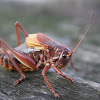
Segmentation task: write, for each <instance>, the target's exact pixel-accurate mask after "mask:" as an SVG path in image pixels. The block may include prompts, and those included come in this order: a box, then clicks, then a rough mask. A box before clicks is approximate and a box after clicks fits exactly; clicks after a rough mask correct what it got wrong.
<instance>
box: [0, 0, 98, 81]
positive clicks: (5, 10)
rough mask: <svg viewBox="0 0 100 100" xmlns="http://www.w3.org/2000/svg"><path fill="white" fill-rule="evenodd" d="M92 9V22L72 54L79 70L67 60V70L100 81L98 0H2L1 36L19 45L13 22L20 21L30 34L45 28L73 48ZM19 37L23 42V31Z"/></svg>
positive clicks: (45, 31) (88, 20) (0, 4)
mask: <svg viewBox="0 0 100 100" xmlns="http://www.w3.org/2000/svg"><path fill="white" fill-rule="evenodd" d="M93 13H94V15H95V17H94V20H93V24H92V26H91V28H90V30H89V31H88V33H87V35H86V36H85V38H84V40H83V42H82V43H81V45H80V46H79V48H78V49H77V50H76V51H75V53H74V54H73V61H74V65H75V66H76V67H77V68H79V70H80V71H79V72H76V71H75V70H74V69H72V68H71V65H70V64H68V66H67V67H66V71H65V72H67V73H70V74H72V75H76V76H78V77H82V78H84V79H87V80H92V81H95V82H99V83H100V1H99V0H0V38H2V39H3V40H4V41H5V42H7V43H8V44H9V45H10V46H12V47H16V46H17V40H16V34H15V26H14V24H15V22H16V21H19V22H20V23H21V24H22V25H23V27H24V28H25V29H26V30H27V32H28V33H29V34H30V33H38V32H42V33H44V34H46V35H47V36H49V37H51V38H52V39H54V40H55V41H57V42H60V43H62V44H64V45H66V46H67V47H69V48H70V49H72V47H73V44H74V42H75V40H76V38H77V36H78V34H79V33H80V32H81V36H80V37H79V39H81V37H82V35H83V34H84V33H85V31H86V29H87V27H88V25H89V23H90V20H91V18H92V15H93ZM19 31H20V30H19ZM20 38H21V43H23V42H24V41H25V37H24V35H23V34H22V32H21V31H20ZM51 71H52V69H51Z"/></svg>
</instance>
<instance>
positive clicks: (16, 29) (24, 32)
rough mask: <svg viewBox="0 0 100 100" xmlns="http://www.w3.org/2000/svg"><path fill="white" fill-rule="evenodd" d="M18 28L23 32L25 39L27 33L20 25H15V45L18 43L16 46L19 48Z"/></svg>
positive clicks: (18, 23)
mask: <svg viewBox="0 0 100 100" xmlns="http://www.w3.org/2000/svg"><path fill="white" fill-rule="evenodd" d="M18 27H19V28H20V29H21V31H22V32H23V34H24V35H25V37H27V36H28V33H27V32H26V30H25V29H24V28H23V27H22V25H21V24H20V22H16V23H15V31H16V36H17V43H18V46H19V45H20V37H19V32H18Z"/></svg>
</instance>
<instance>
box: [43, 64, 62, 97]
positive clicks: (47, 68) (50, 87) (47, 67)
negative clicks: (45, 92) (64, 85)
mask: <svg viewBox="0 0 100 100" xmlns="http://www.w3.org/2000/svg"><path fill="white" fill-rule="evenodd" d="M50 66H51V65H50V63H47V64H46V66H45V67H44V69H43V71H42V75H43V78H44V80H45V82H46V84H47V85H48V87H49V89H50V91H51V92H52V93H53V94H54V96H55V97H58V98H59V97H60V96H59V95H58V94H57V93H55V91H54V89H53V87H52V86H51V84H50V83H49V81H48V80H47V78H46V76H45V74H46V72H47V71H48V70H49V69H50Z"/></svg>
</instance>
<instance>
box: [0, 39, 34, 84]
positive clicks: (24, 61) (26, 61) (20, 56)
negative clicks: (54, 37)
mask: <svg viewBox="0 0 100 100" xmlns="http://www.w3.org/2000/svg"><path fill="white" fill-rule="evenodd" d="M3 46H5V47H6V48H7V49H8V50H9V51H10V52H11V53H12V54H13V55H14V56H15V58H16V59H17V60H18V61H19V62H21V63H22V64H23V65H25V66H27V67H29V68H33V69H34V70H36V67H35V66H36V63H35V61H34V60H33V59H31V58H30V57H29V56H28V55H26V54H23V53H22V52H19V51H16V50H15V49H13V48H11V47H10V46H9V45H8V44H7V43H5V42H4V41H3V40H2V39H1V38H0V47H1V48H2V49H3V50H4V52H5V53H6V55H7V56H8V57H9V59H10V60H11V62H12V63H13V65H14V67H15V68H16V69H17V71H18V72H19V73H20V74H21V78H20V79H19V80H18V81H16V82H15V84H14V85H16V84H18V83H19V82H20V81H22V80H23V79H24V78H25V75H24V73H23V72H22V71H21V69H20V68H19V67H18V66H17V64H16V63H15V62H14V60H13V59H12V58H11V57H10V55H9V54H8V52H7V51H6V50H5V48H4V47H3Z"/></svg>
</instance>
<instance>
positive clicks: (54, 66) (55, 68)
mask: <svg viewBox="0 0 100 100" xmlns="http://www.w3.org/2000/svg"><path fill="white" fill-rule="evenodd" d="M52 67H53V69H54V70H55V71H56V72H57V73H58V74H59V75H61V76H63V77H65V78H67V79H68V80H69V81H70V82H71V83H74V82H73V81H72V79H71V78H69V77H67V76H66V75H64V74H63V73H62V72H61V71H60V70H59V69H58V68H57V67H56V64H55V63H52Z"/></svg>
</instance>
